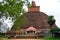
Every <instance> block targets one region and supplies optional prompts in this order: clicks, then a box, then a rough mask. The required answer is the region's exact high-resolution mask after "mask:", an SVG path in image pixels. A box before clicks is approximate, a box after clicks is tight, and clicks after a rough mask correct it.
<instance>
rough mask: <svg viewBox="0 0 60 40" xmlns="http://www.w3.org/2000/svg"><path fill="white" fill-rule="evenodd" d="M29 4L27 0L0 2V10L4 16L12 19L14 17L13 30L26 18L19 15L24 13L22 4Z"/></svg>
mask: <svg viewBox="0 0 60 40" xmlns="http://www.w3.org/2000/svg"><path fill="white" fill-rule="evenodd" d="M25 4H26V5H27V6H29V5H30V3H29V1H28V0H25V1H22V0H5V1H3V2H0V12H1V13H2V14H4V16H6V17H8V16H10V17H14V19H13V20H15V19H16V21H15V22H14V26H13V27H14V28H15V30H16V29H18V30H19V27H20V26H21V25H22V24H24V23H26V19H25V17H24V16H21V13H22V14H23V13H25V10H24V9H23V6H24V5H25Z"/></svg>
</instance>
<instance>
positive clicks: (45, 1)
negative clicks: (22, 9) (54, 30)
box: [0, 0, 60, 28]
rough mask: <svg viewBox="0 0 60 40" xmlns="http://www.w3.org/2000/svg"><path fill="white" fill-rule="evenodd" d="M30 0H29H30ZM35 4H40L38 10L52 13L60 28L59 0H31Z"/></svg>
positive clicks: (48, 13)
mask: <svg viewBox="0 0 60 40" xmlns="http://www.w3.org/2000/svg"><path fill="white" fill-rule="evenodd" d="M0 1H1V0H0ZM31 1H32V0H30V2H31ZM33 1H35V2H36V5H37V6H40V11H42V12H44V13H46V14H47V15H53V16H54V17H55V19H56V25H57V26H58V27H59V28H60V22H59V21H60V0H33Z"/></svg>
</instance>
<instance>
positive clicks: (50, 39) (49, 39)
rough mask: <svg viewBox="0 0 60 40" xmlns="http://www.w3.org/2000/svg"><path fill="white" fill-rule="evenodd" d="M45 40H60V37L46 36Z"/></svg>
mask: <svg viewBox="0 0 60 40" xmlns="http://www.w3.org/2000/svg"><path fill="white" fill-rule="evenodd" d="M45 40H60V38H54V37H53V38H52V37H45Z"/></svg>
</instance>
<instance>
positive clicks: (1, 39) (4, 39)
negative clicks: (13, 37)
mask: <svg viewBox="0 0 60 40" xmlns="http://www.w3.org/2000/svg"><path fill="white" fill-rule="evenodd" d="M0 40H8V39H7V38H0Z"/></svg>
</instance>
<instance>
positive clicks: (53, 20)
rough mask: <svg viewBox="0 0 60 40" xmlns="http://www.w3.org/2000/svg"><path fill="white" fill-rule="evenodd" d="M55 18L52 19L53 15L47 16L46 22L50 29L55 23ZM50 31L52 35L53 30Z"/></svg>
mask: <svg viewBox="0 0 60 40" xmlns="http://www.w3.org/2000/svg"><path fill="white" fill-rule="evenodd" d="M55 22H56V20H55V19H54V16H49V17H48V24H49V25H50V27H51V29H52V26H53V25H54V24H55ZM50 32H51V33H52V37H53V32H52V31H51V30H50Z"/></svg>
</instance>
